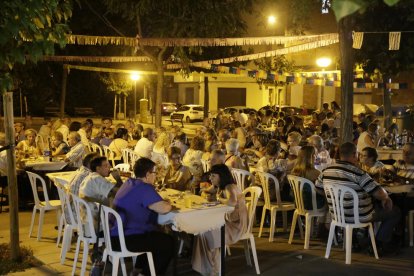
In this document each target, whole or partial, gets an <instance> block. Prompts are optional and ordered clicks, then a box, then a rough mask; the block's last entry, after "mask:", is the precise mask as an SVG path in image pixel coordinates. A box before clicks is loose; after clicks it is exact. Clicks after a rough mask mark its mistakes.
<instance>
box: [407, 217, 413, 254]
mask: <svg viewBox="0 0 414 276" xmlns="http://www.w3.org/2000/svg"><path fill="white" fill-rule="evenodd" d="M413 228H414V210H411V211H409V212H408V234H409V235H410V246H411V247H412V246H414V241H413V239H414V238H413V235H414V230H413Z"/></svg>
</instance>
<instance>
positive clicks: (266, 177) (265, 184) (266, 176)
mask: <svg viewBox="0 0 414 276" xmlns="http://www.w3.org/2000/svg"><path fill="white" fill-rule="evenodd" d="M256 173H257V174H258V175H259V179H260V183H261V184H262V189H263V196H264V200H265V205H266V207H268V208H270V205H271V201H270V193H269V186H270V185H272V183H271V182H273V183H274V184H273V185H275V192H276V205H278V206H279V207H280V208H282V199H281V197H280V186H279V181H278V180H277V178H276V177H275V176H274V175H271V174H270V173H265V172H261V171H256Z"/></svg>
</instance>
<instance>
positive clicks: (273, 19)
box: [267, 15, 276, 25]
mask: <svg viewBox="0 0 414 276" xmlns="http://www.w3.org/2000/svg"><path fill="white" fill-rule="evenodd" d="M267 23H268V24H269V25H274V24H275V23H276V16H274V15H269V16H268V17H267Z"/></svg>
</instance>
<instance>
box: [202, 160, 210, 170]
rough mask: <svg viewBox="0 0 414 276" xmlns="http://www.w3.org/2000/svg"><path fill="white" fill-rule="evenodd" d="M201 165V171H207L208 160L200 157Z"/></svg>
mask: <svg viewBox="0 0 414 276" xmlns="http://www.w3.org/2000/svg"><path fill="white" fill-rule="evenodd" d="M201 165H202V166H203V172H205V173H206V172H208V171H209V170H210V167H211V166H210V161H208V160H204V159H201Z"/></svg>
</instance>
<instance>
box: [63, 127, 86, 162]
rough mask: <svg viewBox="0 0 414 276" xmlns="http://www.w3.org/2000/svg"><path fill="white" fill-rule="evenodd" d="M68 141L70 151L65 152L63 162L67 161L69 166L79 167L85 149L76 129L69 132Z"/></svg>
mask: <svg viewBox="0 0 414 276" xmlns="http://www.w3.org/2000/svg"><path fill="white" fill-rule="evenodd" d="M68 143H69V146H70V147H71V148H70V151H69V152H68V153H66V157H65V162H68V163H69V166H71V167H74V168H80V166H82V159H83V156H85V154H86V149H85V146H84V145H83V144H82V142H81V137H80V135H79V133H77V132H76V131H72V132H71V133H69V136H68Z"/></svg>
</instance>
